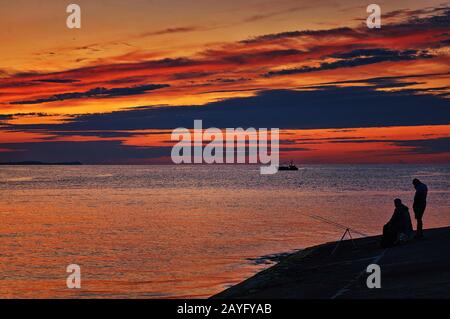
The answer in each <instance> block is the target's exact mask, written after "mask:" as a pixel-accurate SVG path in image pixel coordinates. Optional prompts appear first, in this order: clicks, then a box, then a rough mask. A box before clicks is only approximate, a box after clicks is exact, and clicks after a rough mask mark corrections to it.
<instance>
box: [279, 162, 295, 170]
mask: <svg viewBox="0 0 450 319" xmlns="http://www.w3.org/2000/svg"><path fill="white" fill-rule="evenodd" d="M278 170H279V171H298V167H297V166H295V164H294V163H293V162H290V163H289V164H288V165H283V166H279V167H278Z"/></svg>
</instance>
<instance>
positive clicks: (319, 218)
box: [309, 215, 369, 237]
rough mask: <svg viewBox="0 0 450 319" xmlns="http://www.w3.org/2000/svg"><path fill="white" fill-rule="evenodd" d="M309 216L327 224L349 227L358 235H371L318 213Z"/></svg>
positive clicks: (342, 227)
mask: <svg viewBox="0 0 450 319" xmlns="http://www.w3.org/2000/svg"><path fill="white" fill-rule="evenodd" d="M309 217H311V218H314V219H316V220H320V221H322V222H324V223H326V224H329V225H333V226H335V227H338V228H341V229H344V230H345V229H348V230H350V231H352V232H353V233H355V234H357V235H360V236H363V237H369V235H367V234H364V233H362V232H360V231H358V230H356V229H354V228H351V227H348V226H346V225H343V224H339V223H337V222H335V221H333V220H331V219H328V218H325V217H322V216H318V215H310V216H309Z"/></svg>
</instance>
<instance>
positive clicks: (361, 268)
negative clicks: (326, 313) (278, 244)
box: [212, 227, 450, 299]
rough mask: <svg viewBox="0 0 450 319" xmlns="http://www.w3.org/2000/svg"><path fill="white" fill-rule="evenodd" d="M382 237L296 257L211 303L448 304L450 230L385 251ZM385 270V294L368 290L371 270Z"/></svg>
mask: <svg viewBox="0 0 450 319" xmlns="http://www.w3.org/2000/svg"><path fill="white" fill-rule="evenodd" d="M380 239H381V238H380V236H375V237H367V238H359V239H355V240H354V241H353V242H352V241H351V240H346V241H343V242H342V243H341V244H340V245H339V248H338V249H337V251H336V252H335V254H332V251H333V249H334V248H335V247H336V245H337V242H332V243H326V244H322V245H319V246H314V247H310V248H306V249H304V250H301V251H299V252H296V253H294V254H292V255H290V256H288V257H286V258H284V259H283V260H281V261H280V262H279V263H278V264H276V265H274V266H273V267H271V268H268V269H266V270H264V271H262V272H260V273H258V274H256V275H255V276H253V277H251V278H249V279H247V280H245V281H243V282H241V283H239V284H237V285H235V286H233V287H231V288H229V289H227V290H225V291H223V292H221V293H219V294H217V295H215V296H213V297H212V298H213V299H246V298H248V299H250V298H257V299H269V298H270V299H373V298H377V299H390V298H401V299H403V298H450V227H446V228H436V229H428V230H425V238H424V239H417V240H416V239H415V240H412V241H411V242H408V243H406V244H403V245H400V246H396V247H392V248H389V249H382V248H380V246H379V242H380ZM370 264H378V265H379V266H380V268H381V288H379V289H377V288H374V289H369V288H368V287H367V283H366V281H367V277H368V276H369V275H370V274H369V273H367V266H368V265H370Z"/></svg>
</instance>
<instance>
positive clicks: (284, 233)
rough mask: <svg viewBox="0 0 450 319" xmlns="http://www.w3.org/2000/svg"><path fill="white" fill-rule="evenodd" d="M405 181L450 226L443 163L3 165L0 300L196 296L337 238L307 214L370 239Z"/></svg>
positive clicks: (406, 193) (434, 223) (406, 192)
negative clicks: (76, 269)
mask: <svg viewBox="0 0 450 319" xmlns="http://www.w3.org/2000/svg"><path fill="white" fill-rule="evenodd" d="M413 177H418V178H420V179H422V180H423V181H424V182H425V183H426V184H428V186H429V189H430V194H429V208H428V210H427V212H426V216H425V226H426V227H438V226H445V225H450V200H449V199H450V166H425V165H423V166H410V165H386V166H381V165H380V166H343V165H341V166H302V167H301V169H300V170H299V171H298V172H279V173H278V174H275V175H271V176H262V175H260V174H259V167H258V166H76V167H75V166H74V167H72V166H59V167H52V166H42V167H41V166H33V167H31V166H30V167H27V166H15V167H13V166H2V167H0V297H22V298H40V297H56V298H66V297H87V298H97V297H130V298H160V297H168V298H179V297H189V298H191V297H207V296H210V295H212V294H214V293H217V292H219V291H221V290H223V289H224V288H226V287H229V286H230V285H232V284H235V283H237V282H239V281H241V280H242V279H244V278H247V277H249V276H251V275H252V274H254V273H255V272H256V271H258V270H261V269H262V268H264V267H268V266H269V265H270V262H269V261H268V260H266V259H265V258H260V257H262V256H266V255H270V254H277V253H282V252H286V251H291V250H294V249H301V248H303V247H307V246H310V245H313V244H318V243H322V242H325V241H332V240H337V239H338V238H339V237H340V235H341V234H342V233H343V230H341V229H339V228H336V227H334V226H331V225H328V224H326V223H323V222H320V221H318V220H316V219H314V218H312V217H311V215H319V216H322V217H325V218H330V219H332V220H334V221H337V222H339V223H343V224H348V225H349V226H351V227H353V228H355V229H357V230H359V231H362V232H365V233H368V234H379V233H380V231H381V228H382V226H383V224H384V223H385V222H386V221H387V220H388V218H389V217H390V216H391V214H392V211H393V199H394V198H395V197H400V198H401V199H403V201H404V202H405V203H406V204H407V205H408V206H410V207H411V205H412V198H413V195H414V190H413V188H412V185H411V179H412V178H413ZM69 264H78V265H80V266H81V272H82V289H81V290H76V291H73V290H69V289H67V288H66V276H67V274H66V267H67V265H69Z"/></svg>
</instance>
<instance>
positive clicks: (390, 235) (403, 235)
mask: <svg viewBox="0 0 450 319" xmlns="http://www.w3.org/2000/svg"><path fill="white" fill-rule="evenodd" d="M394 204H395V210H394V214H393V215H392V217H391V219H390V220H389V222H388V223H387V224H386V225H384V227H383V238H382V240H381V247H383V248H387V247H391V246H395V245H397V244H399V243H402V242H406V241H408V240H410V239H411V238H412V237H413V233H414V232H413V228H412V223H411V217H410V215H409V209H408V207H406V206H405V205H403V203H402V201H401V200H400V199H398V198H397V199H395V200H394Z"/></svg>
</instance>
